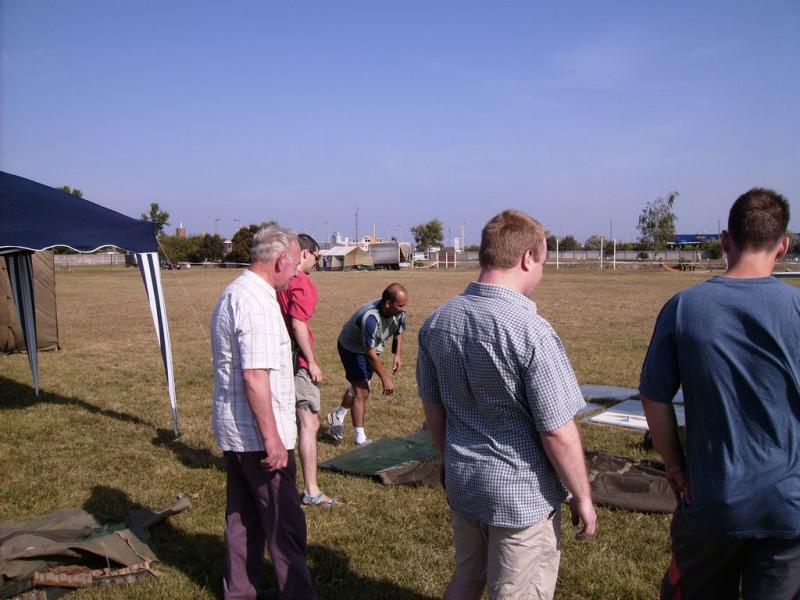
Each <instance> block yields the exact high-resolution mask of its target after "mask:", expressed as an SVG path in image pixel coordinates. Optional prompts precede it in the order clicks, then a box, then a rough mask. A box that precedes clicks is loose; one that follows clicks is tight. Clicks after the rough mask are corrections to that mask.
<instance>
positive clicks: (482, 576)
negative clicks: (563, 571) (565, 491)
mask: <svg viewBox="0 0 800 600" xmlns="http://www.w3.org/2000/svg"><path fill="white" fill-rule="evenodd" d="M451 521H452V524H453V539H454V541H455V546H456V574H457V575H458V576H459V577H461V578H462V579H464V580H467V581H481V582H486V586H487V588H488V590H489V596H490V597H491V598H492V600H531V599H536V600H551V599H552V598H553V595H554V594H555V590H556V579H557V578H558V565H559V561H560V559H561V544H560V541H561V507H558V508H556V509H555V510H554V511H553V512H552V513H551V514H550V516H549V517H548V518H547V519H544V520H543V521H540V522H539V523H535V524H533V525H531V526H530V527H525V528H522V529H513V528H507V527H494V526H491V525H486V524H485V523H480V522H479V521H473V520H472V519H466V518H464V517H461V516H459V515H457V514H456V513H452V517H451Z"/></svg>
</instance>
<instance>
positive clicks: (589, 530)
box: [569, 496, 597, 540]
mask: <svg viewBox="0 0 800 600" xmlns="http://www.w3.org/2000/svg"><path fill="white" fill-rule="evenodd" d="M569 512H570V513H571V514H572V524H573V525H574V526H575V527H577V526H578V525H579V524H580V523H583V529H581V530H580V531H579V532H578V533H576V534H575V539H576V540H585V539H588V538H590V537H592V536H593V535H594V534H595V531H597V513H596V512H595V510H594V504H592V499H591V497H590V498H587V499H581V500H578V499H577V498H576V497H575V496H572V497H571V498H570V499H569Z"/></svg>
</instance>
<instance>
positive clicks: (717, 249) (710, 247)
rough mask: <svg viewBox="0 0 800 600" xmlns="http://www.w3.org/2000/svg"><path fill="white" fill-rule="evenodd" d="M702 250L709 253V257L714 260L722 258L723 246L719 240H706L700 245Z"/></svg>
mask: <svg viewBox="0 0 800 600" xmlns="http://www.w3.org/2000/svg"><path fill="white" fill-rule="evenodd" d="M700 250H701V251H702V252H708V257H709V258H712V259H714V260H717V259H720V258H722V244H720V243H719V240H704V241H703V243H702V244H700Z"/></svg>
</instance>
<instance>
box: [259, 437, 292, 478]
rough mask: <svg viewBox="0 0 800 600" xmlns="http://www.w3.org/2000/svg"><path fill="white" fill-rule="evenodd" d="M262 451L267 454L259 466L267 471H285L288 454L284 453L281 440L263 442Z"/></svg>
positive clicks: (274, 439) (284, 449)
mask: <svg viewBox="0 0 800 600" xmlns="http://www.w3.org/2000/svg"><path fill="white" fill-rule="evenodd" d="M264 450H265V451H266V453H267V458H265V459H264V460H262V461H261V466H262V467H264V468H265V469H266V470H267V471H278V470H280V469H285V468H286V465H288V464H289V453H288V452H287V451H286V447H285V446H284V445H283V442H282V441H281V438H279V437H277V438H273V439H269V440H264Z"/></svg>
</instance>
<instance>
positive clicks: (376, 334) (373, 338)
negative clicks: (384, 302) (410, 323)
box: [339, 298, 406, 354]
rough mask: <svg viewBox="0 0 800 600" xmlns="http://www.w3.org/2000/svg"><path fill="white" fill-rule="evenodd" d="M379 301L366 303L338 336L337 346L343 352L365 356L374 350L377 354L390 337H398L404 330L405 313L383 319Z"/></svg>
mask: <svg viewBox="0 0 800 600" xmlns="http://www.w3.org/2000/svg"><path fill="white" fill-rule="evenodd" d="M380 306H381V299H380V298H378V299H377V300H373V301H372V302H367V303H366V304H364V305H363V306H361V307H360V308H359V309H358V310H357V311H356V312H355V313H353V316H351V317H350V318H349V319H348V321H347V323H345V324H344V327H342V331H341V333H340V334H339V344H340V345H341V346H342V348H344V349H345V350H347V351H349V352H354V353H356V354H366V353H367V351H369V350H370V349H371V348H375V349H376V351H377V352H378V354H380V353H381V352H383V346H384V344H385V343H386V340H388V339H389V338H390V337H392V336H394V335H400V334H401V333H403V332H404V331H405V330H406V313H405V312H401V313H400V314H399V315H397V316H392V317H384V316H383V315H382V314H381V311H380Z"/></svg>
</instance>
